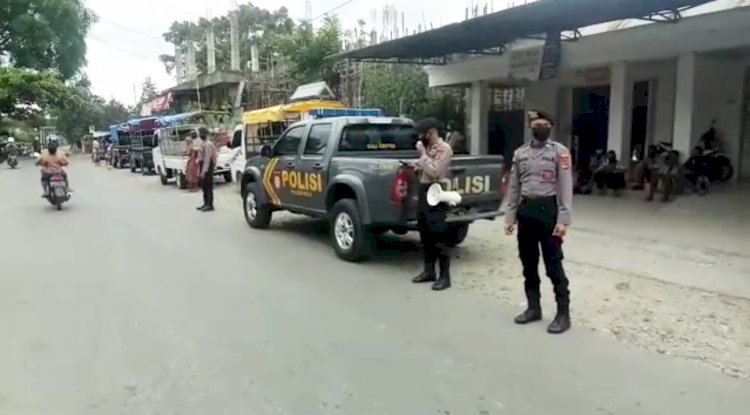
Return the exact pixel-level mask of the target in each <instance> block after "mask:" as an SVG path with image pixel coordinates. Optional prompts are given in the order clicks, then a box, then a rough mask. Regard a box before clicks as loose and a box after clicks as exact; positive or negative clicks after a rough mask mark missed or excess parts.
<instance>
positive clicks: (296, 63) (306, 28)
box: [279, 16, 343, 88]
mask: <svg viewBox="0 0 750 415" xmlns="http://www.w3.org/2000/svg"><path fill="white" fill-rule="evenodd" d="M342 36H343V35H342V32H341V22H340V21H339V19H338V17H336V16H326V17H325V18H324V21H323V25H322V26H321V27H320V29H318V30H317V31H315V30H314V28H313V27H312V25H311V24H310V23H308V22H302V23H300V24H299V25H298V26H297V27H296V28H295V29H294V33H293V34H292V35H291V36H287V37H285V38H283V39H281V40H280V42H279V46H280V48H279V50H280V51H281V53H282V54H283V55H284V56H285V58H286V60H287V61H288V62H289V63H290V65H291V68H289V69H290V71H291V73H293V74H295V77H296V80H297V82H299V83H308V82H314V81H320V80H323V81H326V82H327V83H328V85H329V86H331V87H333V88H335V87H336V86H337V85H338V84H339V76H338V74H337V73H336V72H335V71H334V70H333V62H332V61H331V60H329V59H328V57H329V56H331V55H334V54H336V53H338V52H341V41H342Z"/></svg>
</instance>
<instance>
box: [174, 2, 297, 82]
mask: <svg viewBox="0 0 750 415" xmlns="http://www.w3.org/2000/svg"><path fill="white" fill-rule="evenodd" d="M238 13H239V27H240V31H239V35H240V56H241V57H242V59H243V60H244V61H247V60H248V59H249V58H250V56H251V52H250V48H251V46H252V44H253V43H256V44H257V45H258V54H259V58H260V62H259V63H260V68H261V69H267V68H268V67H270V65H271V61H272V60H273V58H274V53H276V52H277V50H278V42H279V39H280V38H282V37H284V36H287V35H289V34H291V33H292V30H293V29H294V22H293V21H292V19H291V18H290V17H289V12H288V10H287V9H286V8H285V7H281V8H279V9H278V10H276V11H268V10H266V9H262V8H260V7H257V6H254V5H252V4H243V5H241V6H240V7H239V11H238ZM210 26H213V29H214V39H215V44H216V68H217V69H229V68H230V63H231V46H230V30H229V27H230V24H229V16H222V17H217V18H214V19H211V20H210V21H209V20H207V19H201V20H200V21H199V22H197V23H196V22H190V21H182V22H177V21H176V22H173V23H172V26H171V27H170V29H169V31H168V32H166V33H164V35H163V37H164V40H166V41H167V42H170V43H173V44H175V45H177V46H179V47H181V48H182V50H183V51H186V50H187V45H188V42H190V41H193V42H194V44H195V46H196V50H195V53H196V65H197V66H198V71H200V72H203V73H206V70H207V61H206V53H207V52H206V29H207V28H209V27H210ZM159 59H160V60H161V61H162V63H163V64H164V68H165V69H166V71H167V73H172V71H173V70H174V55H161V56H160V57H159ZM241 64H242V66H243V68H244V62H242V63H241Z"/></svg>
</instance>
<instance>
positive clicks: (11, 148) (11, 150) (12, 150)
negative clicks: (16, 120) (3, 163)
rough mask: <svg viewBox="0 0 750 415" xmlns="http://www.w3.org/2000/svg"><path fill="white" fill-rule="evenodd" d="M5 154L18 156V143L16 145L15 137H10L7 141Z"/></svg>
mask: <svg viewBox="0 0 750 415" xmlns="http://www.w3.org/2000/svg"><path fill="white" fill-rule="evenodd" d="M5 156H6V157H8V158H10V156H18V145H16V139H15V138H13V137H8V140H7V141H6V143H5Z"/></svg>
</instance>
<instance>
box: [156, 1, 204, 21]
mask: <svg viewBox="0 0 750 415" xmlns="http://www.w3.org/2000/svg"><path fill="white" fill-rule="evenodd" d="M149 1H150V2H151V3H154V4H158V5H159V6H161V7H166V8H167V9H172V10H176V11H178V12H182V13H186V14H189V15H191V16H195V17H198V18H201V19H202V18H204V16H201V15H199V14H196V13H193V12H191V11H190V10H185V9H181V8H179V7H175V6H173V5H171V4H166V3H162V2H160V1H156V0H149Z"/></svg>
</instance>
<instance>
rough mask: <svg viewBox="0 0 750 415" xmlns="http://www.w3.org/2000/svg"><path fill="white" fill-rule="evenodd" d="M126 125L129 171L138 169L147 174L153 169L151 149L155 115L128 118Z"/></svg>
mask: <svg viewBox="0 0 750 415" xmlns="http://www.w3.org/2000/svg"><path fill="white" fill-rule="evenodd" d="M128 127H129V133H130V134H129V138H130V150H129V163H130V171H131V172H133V173H135V171H136V170H140V171H141V173H142V174H148V173H149V172H151V171H153V169H154V159H153V157H152V150H153V148H154V146H155V142H154V132H155V131H156V117H149V118H138V119H135V120H130V121H128Z"/></svg>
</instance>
